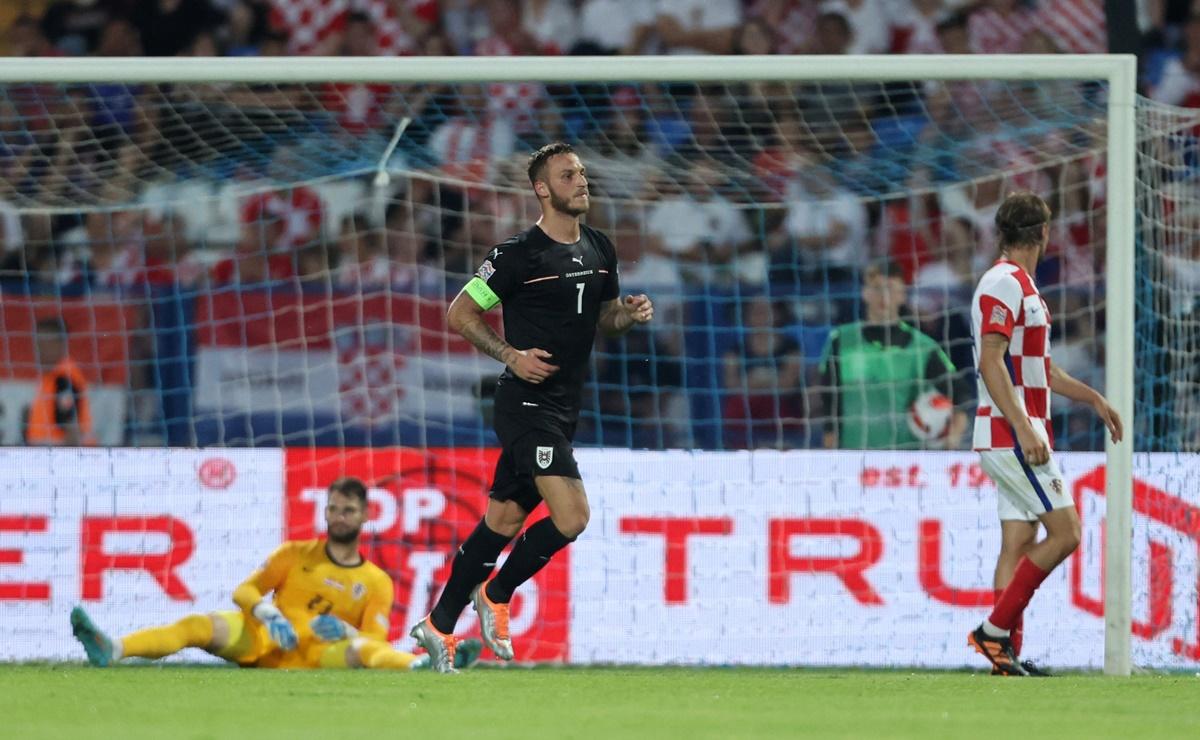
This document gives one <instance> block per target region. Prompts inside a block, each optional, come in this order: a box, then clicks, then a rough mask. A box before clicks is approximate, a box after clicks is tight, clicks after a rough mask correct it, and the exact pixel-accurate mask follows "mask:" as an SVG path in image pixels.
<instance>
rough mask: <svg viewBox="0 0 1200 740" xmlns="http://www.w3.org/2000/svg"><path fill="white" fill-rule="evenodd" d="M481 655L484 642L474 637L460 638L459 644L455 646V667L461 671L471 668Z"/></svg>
mask: <svg viewBox="0 0 1200 740" xmlns="http://www.w3.org/2000/svg"><path fill="white" fill-rule="evenodd" d="M481 655H483V643H482V642H480V641H479V640H476V639H475V638H474V637H469V638H467V639H465V640H459V641H458V644H457V645H455V646H454V667H455V668H457V669H458V670H460V671H462V670H466V669H467V668H471V667H472V666H474V665H475V664H476V663H478V662H479V658H480V656H481Z"/></svg>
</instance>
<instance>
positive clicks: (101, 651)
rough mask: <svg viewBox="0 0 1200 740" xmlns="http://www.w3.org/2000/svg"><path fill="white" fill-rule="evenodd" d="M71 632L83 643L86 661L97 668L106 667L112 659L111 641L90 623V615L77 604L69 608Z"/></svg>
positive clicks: (110, 663)
mask: <svg viewBox="0 0 1200 740" xmlns="http://www.w3.org/2000/svg"><path fill="white" fill-rule="evenodd" d="M71 634H73V635H75V639H76V640H79V643H80V644H81V645H83V650H84V652H86V653H87V659H88V662H89V663H91V664H92V665H94V666H96V667H97V668H107V667H108V666H110V665H112V664H113V663H114V662H115V661H114V660H113V652H114V650H113V641H112V640H111V639H110V638H109V636H108V635H106V634H104V633H103V632H101V631H100V629H99V628H97V627H96V625H95V624H93V623H92V620H91V617H89V616H88V615H87V612H85V611H84V610H83V607H81V606H77V607H75V608H74V609H72V610H71Z"/></svg>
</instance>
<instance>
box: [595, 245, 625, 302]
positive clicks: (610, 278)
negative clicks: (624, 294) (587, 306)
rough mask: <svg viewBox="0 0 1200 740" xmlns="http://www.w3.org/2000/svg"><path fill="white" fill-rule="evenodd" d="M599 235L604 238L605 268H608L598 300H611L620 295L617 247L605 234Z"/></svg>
mask: <svg viewBox="0 0 1200 740" xmlns="http://www.w3.org/2000/svg"><path fill="white" fill-rule="evenodd" d="M597 233H599V232H597ZM601 237H602V238H603V239H604V248H605V249H607V250H608V254H607V255H606V256H607V258H608V267H607V268H605V269H607V270H608V274H607V275H605V276H604V278H605V280H604V287H603V288H602V289H601V290H600V300H601V301H611V300H612V299H614V298H620V297H621V285H620V276H619V272H620V270H619V269H618V267H617V248H616V247H615V246H613V243H612V241H611V240H610V239H609V238H608V237H607V236H604V235H603V234H601Z"/></svg>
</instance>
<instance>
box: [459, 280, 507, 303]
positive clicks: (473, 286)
mask: <svg viewBox="0 0 1200 740" xmlns="http://www.w3.org/2000/svg"><path fill="white" fill-rule="evenodd" d="M463 290H465V291H466V292H467V295H469V296H471V298H472V299H474V301H475V302H476V303H477V304H479V307H480V308H482V309H483V310H484V311H487V310H489V309H491V308H493V307H494V306H495V305H496V304H497V303H499V302H500V296H498V295H496V292H495V291H494V290H492V289H491V288H490V287H488V284H487V282H485V281H484V280H483V278H480V277H473V278H471V282H469V283H467V287H465V288H463Z"/></svg>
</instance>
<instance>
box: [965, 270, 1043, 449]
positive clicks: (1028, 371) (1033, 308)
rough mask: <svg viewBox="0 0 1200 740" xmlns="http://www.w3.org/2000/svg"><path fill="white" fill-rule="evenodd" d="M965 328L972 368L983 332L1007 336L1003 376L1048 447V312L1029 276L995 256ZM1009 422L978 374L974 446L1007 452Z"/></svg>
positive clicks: (1010, 436) (1011, 438)
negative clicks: (971, 338) (971, 349)
mask: <svg viewBox="0 0 1200 740" xmlns="http://www.w3.org/2000/svg"><path fill="white" fill-rule="evenodd" d="M971 330H972V333H973V335H974V337H975V366H976V367H978V366H979V358H980V356H981V354H982V351H983V336H984V335H985V334H989V333H997V334H1003V335H1004V336H1006V337H1008V339H1009V343H1008V352H1006V353H1005V355H1004V361H1005V364H1006V365H1007V366H1008V374H1009V377H1010V378H1012V382H1013V385H1014V386H1015V387H1016V389H1017V400H1018V401H1019V402H1020V403H1021V406H1022V407H1023V409H1024V411H1025V413H1027V414H1028V415H1029V420H1030V421H1031V422H1032V423H1033V428H1034V430H1035V431H1039V432H1045V435H1046V441H1047V443H1049V444H1050V445H1051V447H1053V444H1054V436H1053V432H1052V431H1051V427H1050V310H1049V308H1048V307H1047V306H1046V302H1045V301H1044V300H1042V296H1041V294H1040V293H1038V290H1037V287H1036V286H1034V284H1033V279H1032V278H1030V277H1029V274H1028V273H1027V272H1025V270H1024V269H1022V268H1021V267H1020V266H1019V265H1017V264H1015V263H1013V262H1009V261H1008V260H1000V261H999V262H997V263H996V264H995V265H993V266H992V268H991V269H989V270H988V271H987V272H986V273H984V275H983V277H982V278H981V279H980V280H979V287H977V288H976V289H975V297H974V298H972V299H971ZM1015 441H1016V440H1015V435H1014V433H1013V428H1012V426H1011V425H1010V424H1009V423H1008V421H1007V420H1006V419H1005V418H1004V414H1003V413H1001V411H1000V409H998V408H996V407H995V405H994V404H993V403H992V398H991V395H990V394H988V390H987V386H986V385H985V384H984V382H983V376H982V375H980V376H979V409H978V411H976V413H975V437H974V448H975V449H976V450H1007V449H1012V448H1013V447H1014V446H1015Z"/></svg>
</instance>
